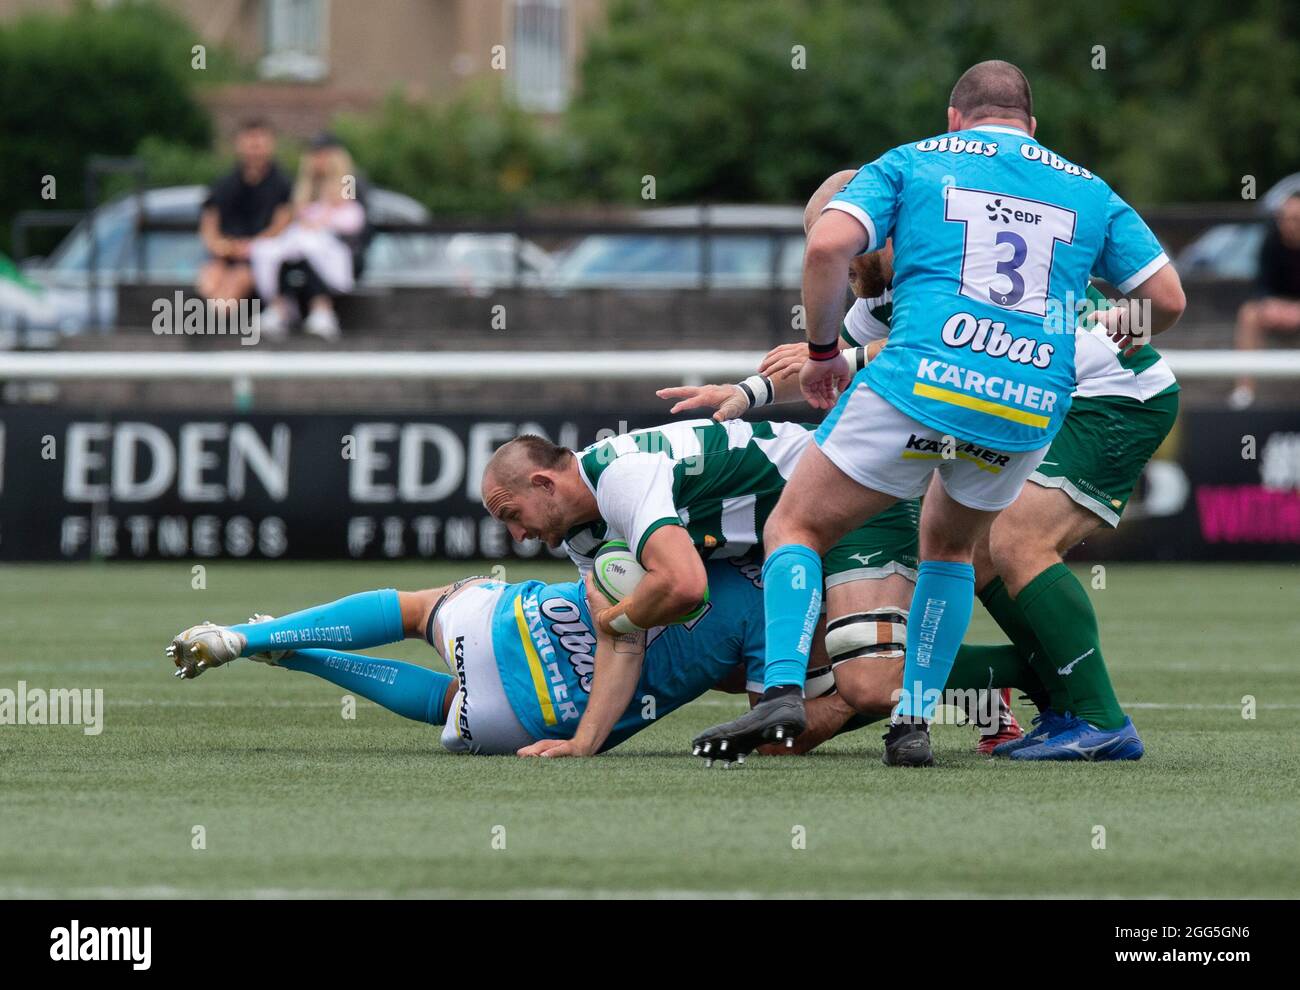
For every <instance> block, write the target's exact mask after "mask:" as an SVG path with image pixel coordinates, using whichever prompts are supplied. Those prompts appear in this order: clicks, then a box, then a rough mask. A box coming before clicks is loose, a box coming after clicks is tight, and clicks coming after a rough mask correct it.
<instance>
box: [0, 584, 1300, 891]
mask: <svg viewBox="0 0 1300 990" xmlns="http://www.w3.org/2000/svg"><path fill="white" fill-rule="evenodd" d="M190 568H191V563H190V562H177V563H174V564H151V565H132V564H117V565H99V566H96V565H85V566H82V565H67V566H9V567H4V568H0V601H3V602H4V608H3V610H2V612H0V687H2V688H10V689H14V688H16V686H17V682H18V681H19V680H20V679H22V680H26V681H27V682H28V684H29V685H30V686H32V687H45V688H49V687H89V688H103V690H104V692H105V696H106V714H105V727H104V731H103V733H102V735H99V736H97V737H91V736H86V735H84V734H83V733H82V731H81V729H80V728H78V727H73V726H57V727H34V726H0V896H2V897H6V898H10V897H22V896H56V897H60V896H109V897H119V896H221V895H234V896H291V895H295V894H306V895H316V896H349V895H360V896H376V895H416V896H419V895H425V896H440V895H446V896H475V895H512V896H536V895H540V896H546V895H560V896H564V895H574V896H580V895H587V894H603V895H618V894H628V895H658V896H671V895H704V896H707V895H715V894H716V895H740V896H744V895H758V896H762V895H769V894H786V895H865V896H906V895H912V894H927V895H932V896H935V895H937V896H943V895H953V896H969V897H994V896H1126V897H1130V896H1179V897H1184V896H1185V897H1238V896H1284V897H1294V896H1296V895H1297V894H1300V879H1297V873H1296V870H1295V863H1296V862H1297V861H1298V860H1300V830H1298V829H1297V828H1296V821H1297V819H1300V789H1298V788H1297V786H1296V781H1297V779H1298V778H1300V732H1298V731H1297V730H1300V659H1298V658H1297V647H1296V643H1297V642H1298V641H1300V607H1297V606H1298V605H1300V593H1298V591H1297V585H1298V582H1297V576H1298V575H1300V571H1298V570H1297V568H1294V567H1273V566H1269V567H1265V566H1237V567H1211V566H1196V567H1184V566H1172V565H1170V566H1121V565H1112V566H1110V567H1108V568H1107V573H1106V584H1107V586H1106V589H1105V590H1101V591H1094V592H1093V598H1094V601H1095V603H1096V605H1097V608H1098V611H1099V613H1100V615H1101V617H1102V624H1103V629H1104V633H1105V644H1106V648H1107V653H1108V658H1109V661H1110V665H1111V669H1112V672H1113V676H1114V678H1115V681H1116V685H1117V689H1118V692H1119V694H1120V697H1121V699H1122V700H1123V701H1124V702H1126V703H1130V704H1131V703H1138V704H1136V705H1134V706H1133V707H1132V714H1133V715H1134V717H1135V720H1136V722H1137V724H1138V726H1139V728H1140V729H1141V731H1142V733H1143V735H1144V737H1145V740H1146V743H1147V747H1148V754H1147V756H1146V758H1145V759H1144V760H1142V761H1141V762H1140V763H1137V764H1125V765H1014V764H1008V763H1006V762H1002V761H998V762H992V761H989V760H986V759H984V758H982V757H979V756H977V755H976V754H975V753H974V751H973V745H974V741H975V734H974V730H973V729H971V728H969V727H963V726H955V725H948V726H940V727H937V728H936V730H935V743H936V750H937V755H938V758H939V760H940V761H941V766H940V767H939V768H937V769H936V770H934V771H929V772H919V771H902V770H896V769H889V768H886V767H883V766H881V765H880V763H879V754H880V748H881V745H880V739H879V731H878V730H876V729H868V730H865V731H862V732H857V733H853V734H850V735H848V736H846V737H841V738H840V739H837V740H835V741H833V742H832V743H831V744H829V745H827V746H826V747H825V749H824V751H821V752H818V753H816V754H814V755H812V756H810V757H805V758H779V759H761V758H760V759H755V760H752V761H751V762H750V764H749V765H747V766H746V767H744V768H741V769H733V770H722V769H719V768H716V767H715V768H714V769H713V770H711V771H706V770H705V769H704V768H703V766H702V765H701V764H700V763H699V762H698V761H696V760H694V759H692V758H690V757H689V756H688V755H687V742H688V740H689V739H690V737H691V735H692V733H693V732H694V731H695V730H698V729H700V728H703V727H705V726H707V725H710V724H713V723H715V722H718V721H721V720H722V719H724V718H727V717H731V716H732V715H733V714H735V713H737V712H738V711H739V710H740V707H741V705H742V702H741V701H740V700H739V699H737V698H735V697H729V696H725V695H720V694H711V695H708V696H706V697H704V698H702V699H700V700H699V701H698V702H696V703H695V704H693V705H691V706H689V707H688V708H686V709H684V710H683V711H681V712H678V713H677V714H675V715H673V716H671V717H669V718H667V719H665V720H664V722H662V723H660V724H658V725H655V726H654V727H652V728H651V729H649V730H647V731H646V732H644V733H642V734H641V735H639V736H637V737H636V738H634V739H633V740H632V741H631V742H629V743H628V744H626V745H625V746H623V747H621V748H620V749H618V750H616V751H615V752H613V753H611V754H608V755H606V756H603V757H600V758H598V759H595V760H588V761H571V760H563V761H554V762H552V761H523V760H518V759H515V758H513V757H511V758H475V757H466V756H453V755H450V754H447V753H444V752H442V751H441V749H440V748H439V746H438V744H437V736H436V730H435V729H433V728H431V727H429V726H424V725H419V724H416V723H414V722H408V721H404V720H402V719H400V718H398V717H397V716H395V715H392V714H390V713H388V712H386V711H384V710H383V709H381V708H379V707H377V706H375V705H372V704H370V703H368V702H359V705H358V709H357V718H356V719H355V721H345V720H344V719H343V718H342V717H341V714H340V697H341V692H340V690H339V689H338V688H336V687H334V686H333V685H330V684H327V683H325V682H322V681H319V680H316V679H314V678H311V677H308V676H304V675H300V674H296V673H293V672H288V671H277V670H271V669H268V668H265V667H262V666H259V665H255V664H252V663H238V664H234V665H231V666H230V667H227V668H224V669H220V670H216V671H211V672H209V673H207V674H205V675H203V676H202V677H201V678H200V679H198V680H197V681H194V682H189V683H183V682H181V681H178V680H176V679H174V678H173V677H171V674H170V672H171V666H170V664H169V663H168V662H167V661H166V660H165V659H164V658H163V656H162V649H163V647H164V646H165V645H166V643H167V642H168V640H169V638H170V636H171V635H172V634H173V633H174V632H175V631H177V630H178V629H180V628H181V627H183V626H185V625H188V624H190V623H193V622H197V621H200V620H203V619H206V618H211V619H213V620H216V621H224V622H230V621H238V620H242V619H243V618H244V617H245V616H247V615H248V614H249V613H250V612H252V611H254V610H266V611H274V612H277V613H281V614H282V613H284V612H286V611H289V610H291V609H294V608H299V607H302V606H305V605H307V604H311V603H315V602H319V601H325V600H329V599H331V598H335V597H338V596H340V595H343V594H346V593H350V592H352V591H356V590H362V589H366V588H371V587H382V586H389V585H396V586H398V587H407V588H409V587H421V586H429V585H433V584H437V583H441V582H443V581H445V580H447V579H449V578H450V577H453V576H460V575H463V574H468V573H472V572H473V571H474V566H473V565H472V564H465V565H459V566H451V565H429V564H408V563H403V564H331V565H324V566H318V565H307V564H254V563H248V564H244V563H240V564H235V563H220V562H210V563H208V564H207V589H206V590H201V591H199V590H193V589H192V588H191V570H190ZM565 573H566V570H565V568H563V567H561V566H560V565H558V564H550V563H547V564H513V565H511V567H510V573H509V575H508V577H509V578H511V579H521V578H523V577H525V576H532V575H537V576H547V575H549V576H554V577H557V578H559V577H560V576H561V575H564V574H565ZM1084 576H1085V580H1087V577H1088V576H1087V575H1086V574H1085V575H1084ZM976 613H977V614H976V620H975V624H974V627H973V628H972V631H971V634H970V637H969V639H970V640H971V641H983V642H993V641H1001V637H1000V636H999V635H998V634H997V633H996V631H995V630H994V628H993V627H992V624H991V622H990V621H989V620H988V618H987V616H985V615H984V614H983V613H982V612H981V610H979V609H978V608H977V609H976ZM378 652H387V653H388V654H389V655H393V656H399V657H402V658H405V659H412V660H422V661H424V662H428V663H431V664H433V665H435V666H440V664H439V661H438V660H437V658H436V657H435V655H434V654H433V653H432V652H431V651H430V650H429V649H428V648H427V647H425V646H424V645H423V644H421V643H418V642H409V643H405V644H401V645H399V646H397V647H393V648H391V649H390V650H388V651H378ZM1243 695H1253V696H1254V698H1255V699H1256V701H1257V705H1258V712H1257V716H1258V717H1257V718H1255V719H1254V720H1246V719H1243V718H1242V715H1241V710H1240V703H1241V699H1242V697H1243ZM1022 716H1023V717H1027V716H1028V713H1027V712H1024V711H1023V710H1022ZM196 825H202V826H204V827H205V829H206V840H207V848H206V849H205V850H200V851H196V850H193V849H192V848H191V834H192V833H191V830H192V828H193V827H194V826H196ZM497 826H501V827H503V828H504V836H505V849H503V850H502V849H494V848H493V831H494V829H495V828H496V827H497ZM796 826H802V828H803V829H804V830H805V835H806V848H804V849H795V848H793V843H792V839H793V837H794V835H795V831H794V830H795V829H796ZM1095 826H1103V827H1104V828H1105V830H1106V832H1105V846H1106V847H1105V849H1104V850H1098V849H1094V848H1093V842H1094V827H1095Z"/></svg>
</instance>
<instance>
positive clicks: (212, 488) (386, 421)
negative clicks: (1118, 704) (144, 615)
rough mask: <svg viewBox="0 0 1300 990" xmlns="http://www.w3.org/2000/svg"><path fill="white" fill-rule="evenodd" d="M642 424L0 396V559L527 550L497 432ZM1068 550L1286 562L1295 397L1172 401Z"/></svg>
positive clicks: (590, 418)
mask: <svg viewBox="0 0 1300 990" xmlns="http://www.w3.org/2000/svg"><path fill="white" fill-rule="evenodd" d="M665 418H666V417H665ZM654 421H655V420H654V418H653V417H650V418H645V417H642V418H639V419H638V418H632V419H631V420H625V419H624V418H623V417H621V416H620V415H618V414H617V413H610V414H601V413H599V412H587V413H583V414H581V415H577V416H568V417H566V416H561V415H553V414H548V415H543V416H538V417H536V418H534V419H532V420H527V421H522V420H510V419H504V418H502V419H489V418H486V417H482V416H470V415H459V416H455V415H438V416H433V417H423V418H422V417H416V416H410V415H401V416H397V415H387V416H386V415H361V416H341V415H334V414H330V415H311V414H300V413H295V414H284V415H276V414H270V413H267V414H261V413H259V414H251V415H238V414H230V413H221V414H214V415H210V416H203V415H195V414H190V413H187V414H185V415H183V416H177V417H167V416H165V415H158V414H149V415H143V416H131V415H125V414H122V415H114V416H111V417H103V416H100V415H97V414H87V413H76V412H61V411H60V412H52V411H43V410H33V409H7V410H0V472H2V473H0V560H3V561H18V560H87V559H90V558H92V557H100V558H105V559H119V560H122V559H125V560H130V559H159V558H164V559H165V558H184V557H199V558H205V557H213V558H217V557H225V558H246V559H350V558H351V559H361V558H366V559H386V558H403V557H407V558H439V559H467V558H480V557H482V558H489V559H492V558H503V557H535V556H537V555H539V554H547V553H548V552H549V551H547V550H546V549H545V548H544V547H540V546H538V545H536V544H535V543H534V544H528V545H516V544H514V543H513V542H512V541H511V540H510V538H509V535H508V534H507V533H506V532H505V530H504V528H503V527H502V526H500V525H499V524H498V523H496V522H495V521H494V520H493V519H491V518H490V517H489V516H488V515H487V513H486V512H485V511H484V509H483V507H482V505H481V504H480V502H479V500H478V479H479V476H480V474H481V472H482V468H483V464H484V463H485V462H486V460H487V458H488V457H489V456H490V455H491V452H492V451H493V450H494V449H495V447H496V446H497V445H498V444H500V443H501V442H502V441H503V440H505V439H508V438H509V437H511V436H514V435H515V434H516V433H519V432H540V433H543V434H544V435H546V436H549V437H550V438H552V439H553V440H556V441H557V442H560V443H564V444H566V445H568V446H581V445H583V444H586V443H589V442H591V441H592V440H594V439H596V438H597V436H598V434H600V433H601V431H605V433H604V434H603V435H608V433H609V431H613V430H625V429H629V428H631V429H635V428H638V427H643V426H649V425H653V422H654ZM1073 556H1074V557H1078V558H1080V559H1110V560H1296V559H1300V411H1284V412H1276V413H1270V412H1246V413H1228V412H1219V411H1213V410H1208V411H1195V410H1193V411H1187V412H1184V413H1183V415H1182V416H1181V417H1180V419H1179V423H1178V426H1177V427H1176V429H1175V432H1174V434H1173V435H1172V436H1171V438H1170V441H1169V442H1168V443H1167V444H1166V449H1165V450H1163V451H1162V452H1161V458H1160V459H1157V460H1156V461H1155V462H1153V463H1152V464H1151V465H1149V466H1148V468H1147V471H1146V474H1145V475H1144V478H1143V481H1142V484H1141V485H1140V486H1139V489H1138V492H1137V494H1136V495H1135V496H1134V499H1133V501H1132V502H1131V503H1130V506H1129V513H1128V514H1127V515H1126V516H1125V519H1124V522H1123V524H1122V525H1121V526H1120V528H1119V530H1118V531H1117V532H1115V533H1102V534H1099V535H1097V536H1095V537H1093V538H1090V539H1089V540H1088V541H1087V543H1086V544H1085V545H1084V546H1083V547H1081V548H1080V549H1079V550H1078V551H1076V553H1075V554H1074V555H1073Z"/></svg>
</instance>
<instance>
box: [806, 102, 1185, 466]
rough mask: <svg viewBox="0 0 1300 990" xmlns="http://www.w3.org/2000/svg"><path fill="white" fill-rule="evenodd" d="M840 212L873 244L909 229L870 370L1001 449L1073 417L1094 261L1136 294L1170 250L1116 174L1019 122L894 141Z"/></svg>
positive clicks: (950, 426) (866, 374)
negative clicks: (1079, 318) (1118, 185)
mask: <svg viewBox="0 0 1300 990" xmlns="http://www.w3.org/2000/svg"><path fill="white" fill-rule="evenodd" d="M827 209H837V210H842V211H844V212H846V213H848V214H849V215H850V216H853V217H854V218H856V219H857V220H858V221H859V222H860V223H861V224H862V226H863V227H864V228H865V229H866V231H867V235H868V243H867V249H866V250H868V251H874V250H876V249H878V248H880V247H881V246H882V245H883V244H884V242H885V239H886V238H888V237H892V238H893V240H894V282H893V288H894V308H893V316H892V332H891V334H890V338H889V346H888V347H886V348H885V349H884V351H882V352H881V354H880V356H879V357H878V358H876V359H875V360H874V361H872V362H871V363H870V364H869V365H868V366H867V367H866V368H864V369H863V370H862V371H861V372H859V376H860V378H859V380H860V381H866V382H867V384H868V385H870V387H871V389H872V390H873V391H875V392H877V393H879V394H880V395H881V396H883V397H884V398H885V399H886V400H888V401H889V402H890V404H892V405H893V406H895V407H896V408H898V409H900V410H902V411H903V412H905V413H906V414H907V415H909V416H911V417H912V418H913V419H915V420H917V421H918V422H920V423H923V424H924V425H926V426H928V427H930V428H931V429H935V430H942V431H944V432H945V433H949V434H951V435H952V436H954V437H955V438H957V439H958V440H963V441H969V442H973V443H977V444H982V445H984V446H987V447H990V448H993V449H994V450H1000V451H1023V450H1035V449H1037V448H1039V447H1043V446H1045V445H1046V444H1047V443H1049V442H1050V441H1051V439H1052V437H1053V436H1054V435H1055V433H1056V431H1057V430H1058V429H1059V428H1060V425H1061V421H1062V420H1063V419H1064V418H1065V413H1066V411H1067V409H1068V408H1069V404H1070V394H1071V392H1073V391H1074V387H1075V370H1074V343H1075V337H1074V316H1073V314H1074V313H1075V312H1076V309H1075V306H1074V304H1075V302H1076V301H1078V300H1082V299H1083V298H1084V293H1085V289H1086V287H1087V284H1088V276H1089V274H1090V273H1096V274H1097V275H1099V276H1101V277H1102V278H1104V279H1105V280H1106V281H1108V282H1111V283H1112V284H1114V285H1115V286H1116V287H1118V288H1119V290H1120V291H1121V292H1128V291H1130V290H1132V289H1133V288H1134V287H1135V286H1137V285H1139V284H1141V283H1142V282H1144V281H1145V280H1146V279H1148V278H1149V277H1150V276H1152V275H1154V274H1155V273H1156V272H1157V271H1158V270H1159V269H1160V268H1161V267H1163V266H1164V265H1165V264H1167V263H1168V258H1167V257H1166V256H1165V254H1164V251H1162V250H1161V247H1160V244H1159V242H1158V241H1157V240H1156V238H1155V235H1154V234H1152V232H1151V230H1150V228H1149V227H1147V225H1146V224H1145V223H1144V222H1143V221H1142V218H1141V217H1139V216H1138V215H1137V213H1136V212H1135V211H1134V210H1133V208H1132V207H1130V206H1129V205H1128V204H1127V203H1125V202H1124V201H1123V200H1122V199H1120V197H1119V196H1117V195H1116V194H1115V193H1114V192H1113V191H1112V190H1111V188H1110V187H1109V186H1108V185H1106V183H1105V182H1103V181H1102V180H1101V179H1100V178H1098V177H1097V176H1095V175H1093V174H1092V173H1091V172H1089V171H1088V170H1087V169H1085V168H1081V167H1079V166H1078V165H1074V164H1073V163H1071V162H1067V161H1065V160H1064V159H1063V158H1061V157H1060V156H1059V155H1057V154H1056V153H1055V152H1053V151H1049V150H1048V149H1046V148H1044V147H1043V146H1042V145H1040V144H1039V143H1038V142H1037V141H1035V140H1034V139H1033V138H1031V137H1029V136H1028V135H1027V134H1025V133H1024V132H1023V131H1020V130H1017V129H1015V128H1011V127H1001V126H988V127H979V128H975V129H972V130H966V131H959V132H956V133H951V134H942V135H939V136H938V137H933V138H927V139H926V140H924V141H918V142H916V143H914V144H907V145H902V146H900V147H898V148H895V149H893V150H892V151H889V152H886V153H885V154H884V155H882V156H881V157H880V158H878V159H876V160H875V161H874V162H871V163H870V164H868V165H864V166H863V167H862V169H861V170H860V171H859V172H858V174H857V175H856V176H855V177H854V178H853V180H852V181H851V182H850V183H849V184H848V185H847V186H846V187H845V188H844V189H843V190H841V192H840V193H839V194H838V195H836V196H835V198H834V199H833V200H832V201H831V203H830V204H829V205H828V207H827Z"/></svg>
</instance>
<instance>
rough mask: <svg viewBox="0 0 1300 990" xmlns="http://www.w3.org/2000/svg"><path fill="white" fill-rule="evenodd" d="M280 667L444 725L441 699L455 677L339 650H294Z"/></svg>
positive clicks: (391, 709)
mask: <svg viewBox="0 0 1300 990" xmlns="http://www.w3.org/2000/svg"><path fill="white" fill-rule="evenodd" d="M279 665H280V666H281V667H288V668H289V669H290V670H298V671H301V672H302V673H304V674H315V675H316V676H317V677H323V678H324V679H325V680H327V681H329V682H330V683H331V684H337V685H338V686H339V687H341V688H343V689H344V690H346V691H348V692H350V693H351V694H359V695H361V697H363V698H365V699H367V700H369V701H373V702H375V703H376V704H379V705H383V706H384V707H385V708H387V709H388V710H389V711H390V712H396V713H397V714H398V715H401V716H402V717H403V718H410V719H414V720H415V721H417V722H428V723H429V724H430V725H442V721H443V718H442V703H443V701H444V699H445V698H446V697H447V689H448V688H449V687H450V686H451V685H452V684H454V683H455V681H456V679H455V678H454V677H452V676H450V675H449V674H444V673H442V672H441V671H438V670H430V669H429V668H428V667H421V666H419V665H418V664H414V663H404V662H402V661H401V660H389V659H388V658H387V657H368V656H365V655H364V654H360V653H340V652H338V651H337V650H295V651H294V653H293V654H292V655H291V656H287V657H285V658H284V659H282V660H280V661H279Z"/></svg>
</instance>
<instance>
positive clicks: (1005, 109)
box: [948, 59, 1034, 128]
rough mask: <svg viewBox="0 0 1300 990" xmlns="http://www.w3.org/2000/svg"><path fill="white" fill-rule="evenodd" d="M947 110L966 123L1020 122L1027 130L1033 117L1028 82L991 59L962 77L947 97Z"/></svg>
mask: <svg viewBox="0 0 1300 990" xmlns="http://www.w3.org/2000/svg"><path fill="white" fill-rule="evenodd" d="M948 106H950V107H951V108H952V109H954V110H956V111H957V112H958V113H960V114H961V116H962V119H963V120H965V121H966V122H967V123H970V122H973V121H977V120H983V119H988V118H995V119H1002V120H1018V121H1020V122H1021V123H1022V124H1023V125H1024V126H1025V127H1026V128H1027V127H1029V126H1030V124H1031V122H1032V121H1033V117H1034V98H1033V95H1032V94H1031V93H1030V91H1029V80H1028V79H1026V78H1025V74H1024V73H1023V72H1021V71H1020V69H1018V68H1017V67H1016V66H1014V65H1012V64H1011V63H1010V62H1003V61H1001V60H1000V59H990V60H989V61H987V62H979V63H977V64H975V65H972V66H971V67H970V68H969V69H967V70H966V71H965V72H963V73H962V74H961V78H960V79H958V80H957V85H956V86H954V87H953V88H952V95H951V96H950V97H948Z"/></svg>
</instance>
